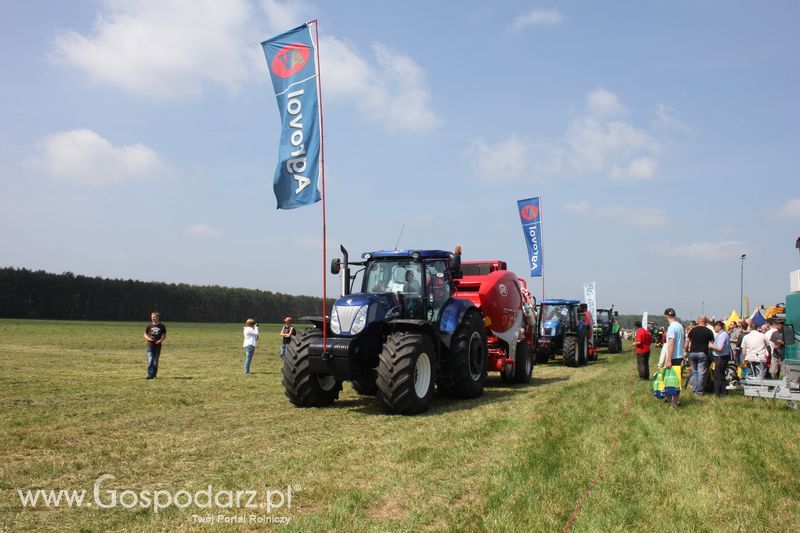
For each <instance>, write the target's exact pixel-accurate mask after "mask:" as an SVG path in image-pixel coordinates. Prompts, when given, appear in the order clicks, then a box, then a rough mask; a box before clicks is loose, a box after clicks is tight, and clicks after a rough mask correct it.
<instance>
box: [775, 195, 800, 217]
mask: <svg viewBox="0 0 800 533" xmlns="http://www.w3.org/2000/svg"><path fill="white" fill-rule="evenodd" d="M777 214H778V216H779V217H781V218H800V198H792V199H791V200H789V201H788V202H786V205H784V206H783V207H781V208H780V209H778V212H777Z"/></svg>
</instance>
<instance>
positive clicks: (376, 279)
mask: <svg viewBox="0 0 800 533" xmlns="http://www.w3.org/2000/svg"><path fill="white" fill-rule="evenodd" d="M421 279H422V265H421V264H420V263H417V262H415V261H408V260H401V261H394V260H389V261H371V262H370V263H369V264H368V265H367V269H366V271H365V272H364V285H363V292H367V293H373V294H377V293H382V292H395V293H402V294H409V295H417V296H419V295H420V294H421V290H422V284H421V283H420V280H421Z"/></svg>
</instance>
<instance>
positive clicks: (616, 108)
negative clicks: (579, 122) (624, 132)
mask: <svg viewBox="0 0 800 533" xmlns="http://www.w3.org/2000/svg"><path fill="white" fill-rule="evenodd" d="M586 108H587V109H588V111H589V113H590V114H591V115H593V116H595V117H599V118H610V117H616V116H618V115H622V114H624V113H626V112H627V109H625V106H624V105H622V104H621V103H620V101H619V98H617V95H616V94H614V93H612V92H610V91H607V90H606V89H603V88H602V87H599V88H597V89H595V90H594V91H592V92H590V93H589V94H587V95H586Z"/></svg>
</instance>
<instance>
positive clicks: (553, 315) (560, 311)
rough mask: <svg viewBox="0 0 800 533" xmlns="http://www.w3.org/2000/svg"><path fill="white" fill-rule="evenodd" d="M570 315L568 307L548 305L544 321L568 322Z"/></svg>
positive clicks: (545, 309)
mask: <svg viewBox="0 0 800 533" xmlns="http://www.w3.org/2000/svg"><path fill="white" fill-rule="evenodd" d="M568 315H569V310H568V309H567V306H566V305H548V306H545V308H544V320H545V322H547V321H549V320H556V319H558V320H561V321H562V322H566V321H567V318H568Z"/></svg>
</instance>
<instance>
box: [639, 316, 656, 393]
mask: <svg viewBox="0 0 800 533" xmlns="http://www.w3.org/2000/svg"><path fill="white" fill-rule="evenodd" d="M652 343H653V336H652V335H650V332H649V331H647V330H646V329H644V328H643V327H642V323H641V322H639V321H638V320H637V321H636V342H634V346H636V368H637V369H638V370H639V379H642V380H645V381H647V380H649V379H650V345H651V344H652Z"/></svg>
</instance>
